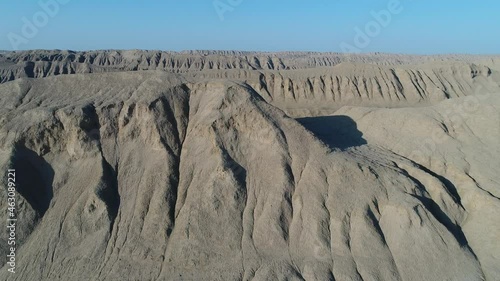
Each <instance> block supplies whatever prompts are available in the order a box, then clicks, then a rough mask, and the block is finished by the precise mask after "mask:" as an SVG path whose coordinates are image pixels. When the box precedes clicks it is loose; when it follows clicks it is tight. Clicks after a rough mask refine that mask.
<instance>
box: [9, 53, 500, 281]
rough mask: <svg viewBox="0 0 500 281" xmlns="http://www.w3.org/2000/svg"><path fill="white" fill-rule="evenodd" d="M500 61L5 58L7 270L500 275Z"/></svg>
mask: <svg viewBox="0 0 500 281" xmlns="http://www.w3.org/2000/svg"><path fill="white" fill-rule="evenodd" d="M499 62H500V59H499V58H497V57H480V56H460V57H454V56H438V57H420V56H398V55H383V54H372V55H356V56H351V57H347V56H343V55H340V54H320V53H277V54H275V53H244V52H203V51H198V52H184V53H173V52H152V51H102V52H70V51H32V52H16V53H6V54H3V55H0V76H1V79H0V80H1V81H2V82H3V83H2V84H0V104H1V107H0V125H1V127H0V167H1V168H2V170H3V171H7V169H9V168H15V169H16V178H17V191H18V196H17V204H18V206H17V207H18V214H17V217H18V222H17V243H18V248H17V265H16V272H17V273H16V274H11V273H9V272H7V270H6V267H7V265H6V255H7V252H8V251H9V248H8V245H7V240H6V239H7V236H5V235H6V233H4V234H3V236H0V262H1V263H2V265H3V266H4V268H3V269H2V271H1V272H0V279H2V280H464V281H465V280H467V281H468V280H492V281H493V280H498V279H499V278H500V267H499V266H498V264H500V255H499V253H500V242H499V240H498V237H499V236H500V222H499V221H498V218H499V217H500V187H499V184H500V175H499V174H498V170H499V169H500V161H498V159H499V157H500V145H499V143H498V139H500V95H499V93H500V88H499V87H500V86H499V82H500V78H499V77H500V75H499V73H498V71H499V70H500V69H499ZM64 74H73V75H64ZM297 117H300V118H297ZM294 118H297V119H294ZM0 209H1V210H7V192H6V190H5V189H1V191H0ZM1 214H2V219H3V220H4V221H5V220H6V219H7V218H6V215H7V214H6V212H3V211H2V213H1Z"/></svg>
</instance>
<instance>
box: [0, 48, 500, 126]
mask: <svg viewBox="0 0 500 281" xmlns="http://www.w3.org/2000/svg"><path fill="white" fill-rule="evenodd" d="M499 65H500V58H499V57H484V56H398V55H384V54H378V55H342V54H335V53H326V54H323V53H293V52H289V53H252V52H229V51H228V52H213V51H212V52H209V51H206V52H203V51H198V52H183V53H175V52H154V51H94V52H72V51H31V52H29V51H25V52H12V53H8V54H6V55H3V56H2V55H0V83H4V82H7V81H12V80H15V79H19V78H41V77H48V76H57V75H64V74H76V73H80V74H82V73H83V74H84V73H103V72H122V71H145V70H155V71H165V72H169V73H182V74H184V75H185V77H186V78H187V77H191V78H193V81H194V82H197V81H199V80H200V79H206V80H210V79H226V80H227V79H229V80H232V81H239V82H244V83H247V84H249V85H251V86H252V87H253V88H254V89H255V90H256V91H257V92H258V93H259V94H260V95H261V96H262V97H264V98H265V99H266V101H268V102H270V103H272V104H273V105H276V106H278V107H279V108H281V109H283V110H285V112H286V113H287V114H289V115H292V116H311V115H325V114H332V113H333V112H334V111H335V110H337V109H339V108H340V107H342V106H344V105H362V106H383V107H387V106H389V107H403V106H415V105H418V104H422V105H429V104H433V103H435V102H437V101H441V100H443V99H448V98H451V97H460V96H465V95H469V94H473V93H476V92H479V93H485V92H495V91H498V83H499V81H500V74H498V70H499V68H498V66H499Z"/></svg>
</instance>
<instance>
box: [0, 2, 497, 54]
mask: <svg viewBox="0 0 500 281" xmlns="http://www.w3.org/2000/svg"><path fill="white" fill-rule="evenodd" d="M54 1H60V2H68V3H65V4H63V3H60V2H54ZM391 1H395V2H393V3H396V2H399V8H398V11H400V12H398V13H394V11H393V10H389V9H388V5H389V3H390V2H391ZM50 2H51V3H57V6H58V9H57V10H58V11H56V12H55V13H51V15H49V14H48V13H49V12H47V11H51V10H50V9H49V10H47V9H45V10H44V9H43V8H42V6H41V5H40V3H50ZM52 7H54V5H52ZM217 7H218V9H219V10H217ZM52 10H53V9H52ZM380 11H385V12H386V14H385V15H387V13H389V14H390V17H391V20H390V21H389V22H388V24H385V23H386V22H383V21H380V20H379V21H377V19H376V18H375V17H374V16H373V12H377V13H378V12H380ZM391 11H392V12H391ZM499 13H500V1H498V0H495V1H493V0H482V1H472V0H470V1H456V0H455V1H451V0H440V1H431V0H317V1H312V0H311V1H306V0H303V1H299V0H283V1H278V0H275V1H272V0H215V1H214V0H198V1H197V0H163V1H153V0H114V1H113V0H110V1H102V0H86V1H81V0H40V1H38V0H37V1H28V0H26V1H14V0H11V1H3V2H2V6H1V8H0V50H1V49H4V50H12V49H55V48H57V49H71V50H88V49H155V50H174V51H180V50H188V49H204V50H205V49H217V50H233V49H234V50H260V51H283V50H292V51H294V50H300V51H343V50H344V49H345V48H344V49H343V48H342V47H341V46H346V44H347V45H348V46H353V47H355V49H356V51H360V52H389V53H413V54H436V53H482V54H499V53H500V16H499ZM44 15H45V16H44ZM37 19H38V21H36V20H37ZM44 21H45V22H44ZM382 24H383V25H384V26H382ZM26 25H32V27H33V26H34V27H35V28H36V32H33V30H29V28H27V27H26ZM376 25H378V29H377V26H376ZM367 27H368V28H370V27H371V28H372V31H373V32H371V33H370V35H367V32H366V28H367ZM23 30H24V31H26V30H28V31H29V32H23ZM359 32H362V33H364V35H362V36H367V37H365V38H364V39H366V38H368V42H366V41H363V44H361V45H360V44H356V42H357V41H356V40H355V39H356V36H358V37H359V36H360V35H359V34H358V33H359ZM358 39H359V38H358ZM343 43H344V45H342V44H343ZM358 43H359V40H358ZM365 43H366V44H365Z"/></svg>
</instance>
